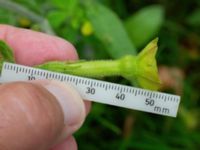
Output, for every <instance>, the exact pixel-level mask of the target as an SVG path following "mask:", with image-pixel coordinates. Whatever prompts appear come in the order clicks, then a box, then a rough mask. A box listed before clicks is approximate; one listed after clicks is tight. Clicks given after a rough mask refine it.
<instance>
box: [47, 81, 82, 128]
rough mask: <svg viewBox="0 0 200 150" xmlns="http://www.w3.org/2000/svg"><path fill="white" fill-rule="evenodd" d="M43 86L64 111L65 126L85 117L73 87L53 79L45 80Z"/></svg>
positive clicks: (80, 100)
mask: <svg viewBox="0 0 200 150" xmlns="http://www.w3.org/2000/svg"><path fill="white" fill-rule="evenodd" d="M44 87H45V88H46V89H47V90H48V91H49V92H50V93H52V94H53V95H54V96H55V97H56V99H57V100H58V102H59V104H60V106H61V108H62V110H63V113H64V123H65V124H66V125H67V126H73V125H76V124H81V123H82V122H83V120H84V117H85V107H84V103H83V100H82V99H81V97H80V95H79V94H78V93H77V91H76V90H75V89H74V88H72V87H71V86H69V85H67V84H65V83H61V82H58V81H53V80H52V81H49V82H47V83H46V84H45V85H44ZM80 122H81V123H80Z"/></svg>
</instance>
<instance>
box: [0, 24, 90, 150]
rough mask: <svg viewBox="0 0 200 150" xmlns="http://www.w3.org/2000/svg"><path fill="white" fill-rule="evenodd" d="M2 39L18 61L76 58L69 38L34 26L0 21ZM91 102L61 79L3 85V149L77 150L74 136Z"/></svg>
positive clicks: (0, 144) (0, 100) (0, 140)
mask: <svg viewBox="0 0 200 150" xmlns="http://www.w3.org/2000/svg"><path fill="white" fill-rule="evenodd" d="M0 39H1V40H4V41H6V42H7V43H8V44H9V45H10V47H11V48H12V49H13V50H14V55H15V60H16V62H17V63H19V64H23V65H28V66H33V65H37V64H41V63H44V62H46V61H50V60H61V61H62V60H69V59H70V60H76V59H78V56H77V53H76V50H75V48H74V47H73V46H72V45H71V44H70V43H68V42H67V41H65V40H63V39H60V38H58V37H53V36H49V35H46V34H43V33H38V32H34V31H30V30H25V29H19V28H15V27H11V26H6V25H0ZM89 109H90V102H88V101H84V102H83V101H82V99H81V98H80V96H79V95H78V93H77V92H76V91H75V90H74V89H73V88H72V87H70V86H68V85H65V84H63V83H60V82H56V81H48V80H44V81H33V82H16V83H9V84H2V85H0V120H1V121H0V148H1V149H3V150H50V149H51V150H76V149H77V145H76V142H75V140H74V138H73V136H72V134H73V133H74V132H75V131H76V130H77V129H78V128H79V127H80V126H81V125H82V123H83V121H84V118H85V116H86V114H87V113H88V112H89Z"/></svg>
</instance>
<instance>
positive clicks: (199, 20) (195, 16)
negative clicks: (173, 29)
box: [187, 9, 200, 26]
mask: <svg viewBox="0 0 200 150" xmlns="http://www.w3.org/2000/svg"><path fill="white" fill-rule="evenodd" d="M187 22H188V24H190V25H191V26H200V9H196V10H195V11H194V12H192V13H191V14H190V15H189V16H188V18H187Z"/></svg>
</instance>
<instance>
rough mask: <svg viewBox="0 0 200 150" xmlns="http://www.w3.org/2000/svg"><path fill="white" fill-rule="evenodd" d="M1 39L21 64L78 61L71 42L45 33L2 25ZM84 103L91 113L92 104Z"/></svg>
mask: <svg viewBox="0 0 200 150" xmlns="http://www.w3.org/2000/svg"><path fill="white" fill-rule="evenodd" d="M0 39H2V40H4V41H6V42H7V43H8V44H9V46H11V48H12V49H13V50H14V55H15V59H16V62H17V63H19V64H23V65H29V66H33V65H37V64H41V63H44V62H47V61H52V60H59V61H63V60H76V59H78V55H77V53H76V50H75V48H74V47H73V46H72V45H71V44H70V43H69V42H67V41H65V40H63V39H61V38H58V37H54V36H50V35H46V34H43V33H39V32H34V31H30V30H26V29H20V28H15V27H12V26H8V25H0ZM84 103H85V107H86V112H87V113H89V111H90V107H91V102H89V101H85V102H84ZM65 128H66V127H65ZM64 130H65V129H64ZM66 142H67V141H66ZM0 144H1V143H0Z"/></svg>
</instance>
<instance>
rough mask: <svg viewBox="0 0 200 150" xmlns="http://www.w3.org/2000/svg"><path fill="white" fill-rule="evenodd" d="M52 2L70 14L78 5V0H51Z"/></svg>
mask: <svg viewBox="0 0 200 150" xmlns="http://www.w3.org/2000/svg"><path fill="white" fill-rule="evenodd" d="M51 2H52V4H53V5H54V6H56V7H57V8H59V9H61V10H64V11H65V12H67V13H68V14H69V15H71V14H73V13H72V12H74V11H75V8H76V7H77V4H78V2H79V1H78V0H51Z"/></svg>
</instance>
